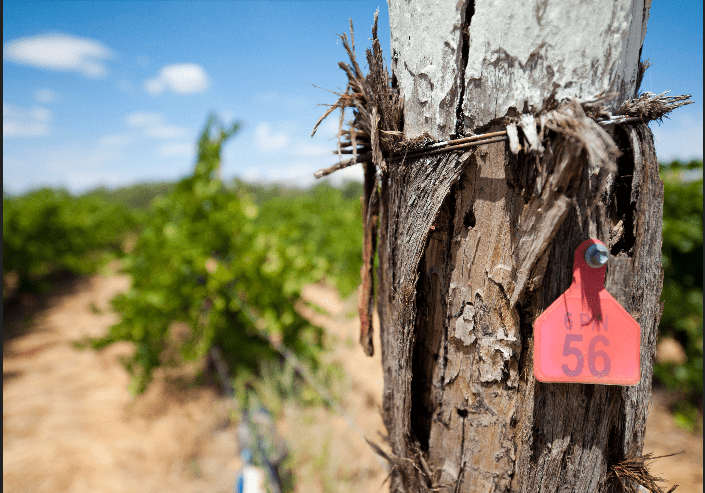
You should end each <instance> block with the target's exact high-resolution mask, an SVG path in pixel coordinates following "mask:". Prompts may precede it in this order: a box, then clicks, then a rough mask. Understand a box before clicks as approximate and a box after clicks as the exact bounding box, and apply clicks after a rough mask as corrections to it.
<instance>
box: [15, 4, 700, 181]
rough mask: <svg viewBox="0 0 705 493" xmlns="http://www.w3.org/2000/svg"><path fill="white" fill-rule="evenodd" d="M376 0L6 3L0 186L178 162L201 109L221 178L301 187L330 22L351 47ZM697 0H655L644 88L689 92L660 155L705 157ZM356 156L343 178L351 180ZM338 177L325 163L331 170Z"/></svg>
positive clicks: (382, 30)
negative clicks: (215, 129)
mask: <svg viewBox="0 0 705 493" xmlns="http://www.w3.org/2000/svg"><path fill="white" fill-rule="evenodd" d="M378 7H379V9H380V20H379V37H380V40H381V44H382V49H383V50H384V52H385V54H386V55H387V58H388V53H389V19H388V15H387V5H386V3H385V2H384V1H382V2H380V1H371V0H347V1H342V0H339V1H323V0H309V1H278V2H268V1H218V2H215V1H208V2H206V1H201V2H188V1H182V0H173V1H167V2H157V1H150V2H142V1H127V0H123V1H105V0H104V1H91V2H78V1H71V2H53V1H39V2H30V1H21V2H20V1H15V0H6V1H4V2H3V187H4V189H5V190H6V191H8V192H11V193H20V192H23V191H26V190H28V189H32V188H36V187H39V186H54V187H60V186H63V187H66V188H68V189H70V190H72V191H74V192H81V191H85V190H87V189H90V188H92V187H95V186H99V185H105V186H108V187H115V186H121V185H128V184H132V183H136V182H142V181H152V180H175V179H178V178H180V177H182V176H184V175H186V174H188V173H189V172H190V171H191V169H192V167H193V163H194V159H195V142H196V139H197V137H198V135H199V133H200V131H201V130H202V128H203V125H204V124H205V121H206V118H207V116H208V114H209V113H210V112H211V111H213V112H215V113H216V114H218V115H219V116H220V117H221V118H222V119H223V120H224V121H225V122H226V123H228V122H232V121H234V120H239V121H241V122H242V123H243V129H242V131H241V132H240V133H239V134H238V135H236V136H235V137H234V138H233V139H232V140H231V141H229V143H228V144H226V146H225V149H224V153H223V161H222V173H223V176H224V177H225V178H231V177H235V176H238V177H241V178H245V179H248V180H261V181H268V180H277V181H286V182H288V183H291V184H298V185H304V184H308V183H311V182H312V181H313V178H312V173H313V172H314V171H315V170H317V169H319V168H322V167H325V166H328V165H330V164H333V163H334V162H335V161H336V159H335V156H333V155H332V154H331V153H330V151H331V150H332V149H333V148H334V141H333V140H332V138H333V135H334V133H335V130H336V128H337V118H334V117H331V118H329V119H328V120H327V121H328V124H324V125H323V126H322V127H321V129H320V130H319V132H318V133H317V135H316V137H315V138H313V139H312V138H310V134H311V130H312V127H313V125H314V123H315V122H316V120H317V119H318V117H319V116H320V115H321V114H322V113H323V111H324V110H325V108H324V107H322V106H318V104H319V103H332V102H333V101H334V100H335V99H336V96H335V95H333V94H331V93H329V92H326V91H324V90H323V89H319V88H316V87H314V86H313V85H314V84H315V85H316V86H319V87H320V88H325V89H331V90H338V91H342V90H343V89H344V88H345V82H346V78H345V76H344V73H343V72H342V71H341V70H340V69H339V68H338V66H337V63H338V62H339V61H342V60H345V61H347V60H346V56H345V51H344V49H343V46H342V44H341V43H340V42H339V40H338V36H337V34H338V33H341V34H342V33H344V32H347V31H348V26H349V25H348V19H349V18H352V20H353V23H354V25H355V30H356V34H357V52H358V59H359V60H362V59H363V57H364V48H366V47H368V46H369V40H368V38H369V37H370V36H371V34H370V27H371V25H372V21H373V14H374V11H375V10H376V9H377V8H378ZM702 19H703V15H702V2H686V1H682V2H655V3H654V4H653V5H652V7H651V16H650V18H649V24H648V32H647V35H646V41H645V43H644V49H643V54H642V58H644V59H646V58H650V59H651V61H652V62H653V66H652V67H651V68H650V69H649V70H648V71H647V73H646V76H645V78H644V82H643V83H642V90H647V91H652V92H662V91H664V90H671V91H672V92H671V94H672V95H676V94H684V93H687V94H692V95H693V99H694V100H695V101H696V103H695V104H692V105H689V106H687V107H684V108H680V109H678V110H676V111H675V112H674V113H673V114H672V116H671V118H670V119H669V120H664V123H662V124H661V125H658V124H656V123H654V124H652V125H651V127H652V129H653V131H654V134H655V136H656V145H657V153H658V155H659V158H660V159H661V160H662V161H664V160H666V161H667V160H671V159H673V158H680V159H690V158H694V157H697V158H702V149H703V137H702V132H703V105H702V100H703V97H702V85H703V77H702V75H703V67H702V60H703V56H702V40H703V35H702V34H703V31H702ZM359 175H360V173H359V170H358V169H356V167H353V168H351V169H349V170H347V171H346V172H345V173H340V174H339V176H338V179H342V178H343V177H355V176H359ZM333 176H335V175H333Z"/></svg>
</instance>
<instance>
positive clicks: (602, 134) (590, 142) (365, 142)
mask: <svg viewBox="0 0 705 493" xmlns="http://www.w3.org/2000/svg"><path fill="white" fill-rule="evenodd" d="M378 14H379V11H377V12H375V17H374V25H373V26H372V49H367V50H366V55H367V63H368V66H369V69H370V70H369V73H368V74H367V75H366V76H365V75H363V73H362V70H361V69H360V66H359V64H358V63H357V60H356V56H355V36H354V33H353V24H352V20H351V21H350V42H348V38H347V35H345V34H342V35H340V39H341V40H342V42H343V46H344V47H345V50H346V52H347V54H348V57H349V58H350V63H351V65H348V64H346V63H344V62H340V63H339V64H338V65H339V66H340V68H341V69H343V71H345V73H346V74H347V76H348V84H347V87H346V89H345V92H343V93H337V92H334V91H331V92H334V94H337V95H338V100H337V101H336V102H335V103H334V104H332V105H330V107H329V108H328V110H327V111H326V112H325V113H324V114H323V116H321V117H320V118H319V119H318V121H317V122H316V124H315V126H314V128H313V132H312V133H311V136H313V135H315V133H316V131H317V130H318V126H319V125H320V124H321V122H322V121H323V120H324V119H325V118H326V117H327V116H328V115H330V114H331V113H332V112H333V111H334V110H336V109H340V120H339V127H338V145H337V149H336V153H337V154H338V157H339V159H340V162H338V163H336V164H334V165H333V166H330V167H328V168H324V169H321V170H318V171H316V172H315V173H314V176H315V177H316V178H322V177H324V176H326V175H329V174H331V173H333V172H335V171H338V170H341V169H344V168H347V167H348V166H352V165H354V164H357V163H364V162H367V163H369V162H371V163H373V164H374V165H375V167H376V168H377V169H378V170H380V171H381V172H382V173H386V172H387V166H388V165H389V164H393V163H398V162H402V161H404V160H405V159H414V158H418V157H422V156H429V155H434V154H440V153H446V152H456V151H462V150H465V149H468V148H470V147H475V146H478V145H482V144H489V143H492V142H500V141H506V140H508V141H509V148H510V150H511V152H512V153H514V154H518V153H519V151H521V150H523V151H524V152H525V153H527V154H533V155H537V156H541V155H542V154H543V151H544V145H543V143H544V137H545V135H546V132H545V130H546V129H548V130H552V131H554V132H557V133H560V134H563V135H565V136H567V137H569V138H571V139H572V140H574V141H576V142H578V143H579V144H580V145H581V146H582V147H583V148H584V149H585V150H586V151H587V154H588V158H589V163H590V166H591V168H593V169H594V168H597V167H604V168H607V169H608V170H614V169H615V166H616V164H615V160H616V158H617V157H618V156H619V150H618V149H617V146H616V145H615V144H614V142H613V140H612V138H611V137H610V136H609V134H608V133H607V132H606V131H605V130H604V129H603V128H602V127H607V126H609V125H621V124H626V123H648V122H650V121H653V120H657V121H661V120H662V119H663V118H664V117H666V115H667V114H668V113H669V112H671V111H673V110H674V109H676V108H678V107H680V106H684V105H687V104H691V103H692V102H693V101H689V99H690V97H691V96H690V95H684V96H672V97H670V96H666V94H668V92H664V93H661V94H654V93H650V92H645V93H643V94H641V95H640V96H639V97H637V98H635V99H632V100H629V101H625V102H624V103H622V105H621V106H620V107H619V109H618V110H617V112H616V115H612V113H610V111H609V110H608V108H609V106H608V103H609V102H610V101H611V100H612V99H614V97H616V95H617V94H616V93H611V94H600V95H598V96H596V97H594V98H591V99H586V100H578V99H574V98H573V99H568V100H564V101H556V99H555V95H554V94H552V95H551V96H549V97H548V98H547V99H546V100H545V101H544V104H543V108H542V109H541V110H540V111H538V112H537V113H534V114H532V113H525V114H522V115H521V116H519V117H518V118H514V117H503V118H500V119H498V120H496V121H495V122H493V123H498V124H504V125H505V126H506V130H503V131H499V132H491V133H486V134H480V135H471V136H465V137H462V138H459V139H453V140H447V141H441V142H434V141H433V140H432V139H430V138H428V137H426V136H420V137H419V138H416V139H413V140H406V139H404V133H403V131H402V129H403V101H402V98H401V96H400V95H399V91H398V90H397V89H396V88H393V87H392V86H391V84H390V79H389V73H388V72H387V68H386V67H385V65H384V57H383V55H382V49H381V47H380V44H379V40H378V39H377V20H378ZM648 66H649V63H648V60H647V62H645V63H641V64H640V70H641V71H642V72H643V71H644V70H646V68H648ZM347 108H351V109H352V110H353V120H352V121H349V122H347V124H348V128H347V129H345V128H344V124H345V110H346V109H347ZM518 129H521V131H522V134H523V140H524V144H523V145H522V144H521V143H520V141H519V138H520V136H519V132H518ZM343 154H352V158H350V159H343Z"/></svg>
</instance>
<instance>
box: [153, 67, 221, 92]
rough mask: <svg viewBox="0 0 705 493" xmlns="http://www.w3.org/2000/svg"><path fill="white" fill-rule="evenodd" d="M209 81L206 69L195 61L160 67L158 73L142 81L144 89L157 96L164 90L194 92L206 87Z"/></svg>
mask: <svg viewBox="0 0 705 493" xmlns="http://www.w3.org/2000/svg"><path fill="white" fill-rule="evenodd" d="M209 85H210V81H209V79H208V74H206V71H205V70H204V69H203V67H201V66H200V65H198V64H195V63H180V64H176V65H166V66H165V67H162V69H161V71H160V72H159V75H158V76H157V77H154V78H152V79H148V80H146V81H145V83H144V90H145V91H147V92H148V93H149V94H150V95H152V96H157V95H158V94H161V93H162V92H164V91H165V90H167V89H168V90H170V91H171V92H175V93H177V94H194V93H199V92H204V91H205V90H206V89H208V86H209Z"/></svg>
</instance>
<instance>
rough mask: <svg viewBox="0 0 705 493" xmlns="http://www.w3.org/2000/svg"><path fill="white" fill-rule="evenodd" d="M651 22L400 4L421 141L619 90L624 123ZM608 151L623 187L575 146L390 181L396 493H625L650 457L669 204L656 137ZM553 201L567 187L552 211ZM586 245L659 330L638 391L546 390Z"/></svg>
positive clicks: (558, 144) (481, 150) (386, 338)
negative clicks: (552, 312)
mask: <svg viewBox="0 0 705 493" xmlns="http://www.w3.org/2000/svg"><path fill="white" fill-rule="evenodd" d="M598 4H601V5H598ZM586 5H588V4H586ZM648 7H649V5H648V2H647V5H646V6H644V5H643V4H642V3H639V2H633V3H632V2H627V1H624V0H621V1H617V2H607V1H602V2H590V3H589V6H583V5H582V4H581V3H580V2H577V1H575V2H565V1H555V2H549V1H540V2H533V3H532V2H529V3H523V2H490V1H481V0H478V1H476V2H474V3H467V2H458V3H456V2H448V1H447V0H440V1H439V2H434V3H433V4H432V3H431V2H414V3H413V4H407V2H399V1H396V0H390V5H389V10H390V22H391V30H392V50H393V53H392V59H393V68H394V76H395V77H396V82H397V84H398V86H399V90H400V92H401V94H402V95H403V96H404V100H405V107H404V117H405V119H404V134H405V138H407V139H413V138H415V137H418V136H419V135H423V134H428V135H430V136H431V137H433V138H434V139H446V138H448V137H450V136H451V135H454V134H457V133H460V132H466V133H468V132H470V131H477V132H479V131H494V130H500V129H503V128H504V127H503V126H501V125H500V123H501V121H500V120H497V118H500V117H504V116H507V115H508V116H513V115H516V114H517V112H522V111H526V110H529V109H531V108H534V109H538V108H540V107H541V106H542V104H543V102H544V99H545V98H547V97H549V96H550V95H551V93H552V92H553V93H554V94H555V95H556V96H557V97H558V98H561V97H567V96H575V97H580V98H586V97H592V96H595V95H596V94H597V93H599V92H602V91H609V92H611V91H615V92H617V93H618V94H619V96H618V97H617V98H616V99H615V100H614V104H615V105H617V106H618V105H619V104H621V103H622V102H623V101H624V100H625V99H629V98H631V97H634V96H635V93H636V90H637V87H636V85H637V79H638V75H637V71H638V62H639V53H640V49H641V44H642V42H643V37H644V34H645V32H646V20H647V17H648ZM610 132H611V133H612V135H613V137H614V139H615V141H616V142H617V144H618V146H619V148H620V149H621V150H622V152H623V154H622V156H621V157H620V158H619V159H618V161H617V167H616V168H617V169H616V171H610V172H608V171H606V170H602V171H600V172H599V173H596V172H595V170H594V169H592V168H591V166H590V165H589V163H588V156H587V154H586V153H585V152H577V153H576V152H575V142H573V141H571V140H570V139H568V138H566V137H563V136H560V135H555V134H551V135H549V138H548V139H547V140H546V142H545V144H546V151H545V152H544V155H543V157H542V158H541V159H540V160H537V159H536V157H535V156H534V155H530V156H527V155H525V154H522V153H520V154H519V155H518V156H515V155H514V154H512V153H511V152H510V151H509V146H508V145H507V144H506V143H505V142H497V143H492V144H486V145H483V146H480V147H478V148H475V149H474V150H472V151H468V152H465V153H463V154H457V153H456V154H441V155H439V156H433V157H425V158H419V159H415V160H406V161H404V162H403V163H401V164H400V165H394V166H390V167H389V171H388V173H386V174H384V175H383V177H382V180H381V188H380V196H379V241H378V255H379V270H378V277H379V283H378V284H379V291H378V294H377V306H378V311H379V315H380V321H381V341H382V348H381V349H382V361H383V367H384V378H385V390H384V410H383V411H384V420H385V424H386V427H387V429H388V432H389V436H388V441H389V444H390V446H391V449H392V456H390V457H392V461H393V462H394V466H395V467H394V469H393V472H392V478H391V490H392V491H426V490H431V489H433V488H439V489H440V491H449V492H450V491H454V492H455V491H467V492H503V491H522V492H532V493H533V492H558V491H561V492H563V491H565V492H568V491H570V492H574V491H575V492H595V491H618V490H617V489H616V486H615V485H609V484H607V482H606V479H607V474H608V471H609V467H610V465H613V464H615V463H617V462H618V461H620V460H622V459H623V458H624V457H625V455H626V453H627V451H628V450H629V449H630V448H631V447H632V446H636V448H637V449H638V451H641V447H642V445H643V438H644V428H645V423H646V417H647V414H648V404H649V402H650V398H651V377H652V366H653V356H654V352H655V343H656V331H657V326H658V320H659V317H660V306H659V303H658V299H659V295H660V291H661V284H662V272H661V264H660V259H661V207H662V199H663V197H662V194H663V188H662V183H661V181H660V179H659V177H658V163H657V160H656V156H655V153H654V148H653V139H652V136H651V133H650V131H649V129H648V127H646V125H643V124H640V125H637V126H629V125H624V126H622V127H619V128H611V129H610ZM568 158H570V162H568V163H567V164H568V165H566V159H568ZM539 164H540V166H539ZM605 173H606V174H607V189H606V190H605V191H604V193H602V189H600V188H598V183H603V182H601V180H600V178H601V177H602V176H604V174H605ZM552 180H553V181H552ZM537 182H541V183H549V184H552V186H551V187H548V188H547V189H546V191H545V193H544V194H543V195H541V197H537V195H536V190H537V189H539V188H540V187H539V186H538V185H537ZM596 194H598V196H595V195H596ZM586 238H598V239H600V240H602V241H603V242H604V243H605V244H606V245H607V246H608V247H609V248H610V250H611V253H612V257H611V259H610V261H609V263H608V269H607V280H606V286H607V289H608V290H609V291H610V293H612V295H613V296H614V297H615V298H616V299H617V301H618V302H619V303H620V304H622V306H623V307H624V308H625V309H626V310H627V311H629V312H630V313H631V314H632V316H633V317H634V318H635V319H636V320H637V321H638V322H639V324H640V326H641V328H642V348H641V382H640V383H639V385H637V386H634V387H621V386H603V385H583V384H543V383H540V382H537V381H536V380H535V378H534V376H533V354H532V351H533V322H534V320H535V319H536V317H537V316H538V315H539V314H540V313H541V312H542V311H543V310H545V309H546V308H547V307H548V306H549V305H550V304H551V303H552V302H553V301H554V300H555V299H556V298H557V297H558V296H559V295H560V294H561V293H562V292H563V291H565V290H566V289H567V288H568V286H569V285H570V282H571V277H572V267H573V265H572V263H573V252H574V250H575V248H576V247H577V246H578V245H579V244H580V242H581V241H583V240H584V239H586ZM532 245H533V246H536V245H540V248H539V247H537V248H533V249H532ZM527 252H529V253H527Z"/></svg>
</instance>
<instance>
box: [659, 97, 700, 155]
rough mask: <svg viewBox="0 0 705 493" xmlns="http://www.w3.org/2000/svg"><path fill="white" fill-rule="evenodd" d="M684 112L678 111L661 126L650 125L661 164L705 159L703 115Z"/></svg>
mask: <svg viewBox="0 0 705 493" xmlns="http://www.w3.org/2000/svg"><path fill="white" fill-rule="evenodd" d="M684 110H685V108H684V109H683V110H681V109H677V110H676V111H674V112H673V113H672V115H671V116H670V119H668V120H666V119H664V120H663V123H661V124H660V125H659V124H658V123H652V124H651V125H650V128H651V131H652V132H653V134H654V143H655V145H656V155H657V156H658V160H659V162H662V163H666V162H670V161H673V160H674V159H680V160H681V161H688V160H690V159H702V158H703V114H702V113H700V114H697V113H694V112H691V113H688V112H687V111H684ZM679 111H680V112H681V113H679Z"/></svg>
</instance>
